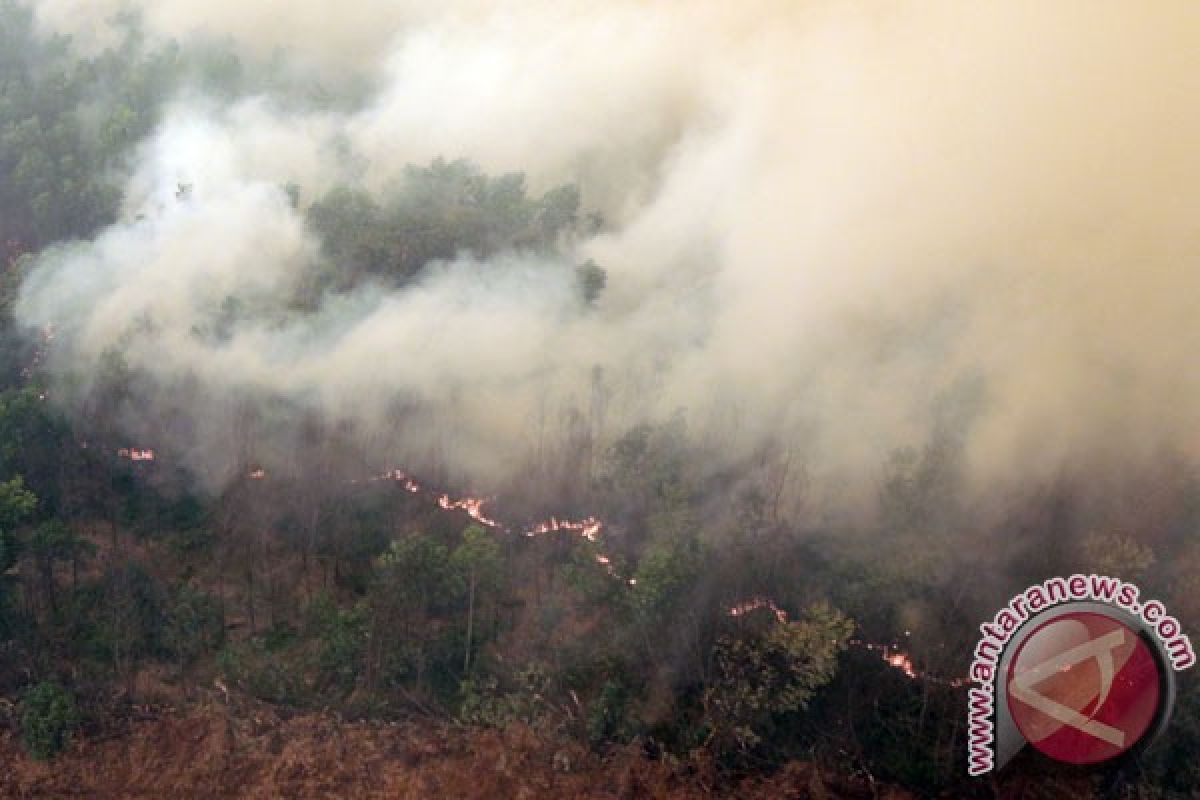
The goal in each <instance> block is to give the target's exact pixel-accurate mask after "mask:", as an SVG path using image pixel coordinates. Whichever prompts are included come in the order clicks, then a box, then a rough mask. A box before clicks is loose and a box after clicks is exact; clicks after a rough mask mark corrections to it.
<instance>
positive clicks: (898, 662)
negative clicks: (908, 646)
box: [883, 653, 917, 678]
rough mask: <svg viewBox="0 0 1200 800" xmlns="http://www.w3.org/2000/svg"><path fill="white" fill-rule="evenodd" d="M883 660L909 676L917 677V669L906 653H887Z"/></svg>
mask: <svg viewBox="0 0 1200 800" xmlns="http://www.w3.org/2000/svg"><path fill="white" fill-rule="evenodd" d="M883 660H884V661H886V662H887V663H888V665H889V666H892V667H895V668H896V669H898V670H900V671H901V672H903V673H904V674H905V675H907V676H908V677H910V678H916V677H917V671H916V669H915V668H914V667H913V662H912V659H911V658H909V657H908V656H907V655H905V654H904V653H892V654H891V655H885V656H884V657H883Z"/></svg>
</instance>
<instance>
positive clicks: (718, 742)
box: [704, 604, 854, 751]
mask: <svg viewBox="0 0 1200 800" xmlns="http://www.w3.org/2000/svg"><path fill="white" fill-rule="evenodd" d="M748 624H749V623H748ZM853 628H854V626H853V623H852V622H851V621H850V620H849V619H847V618H846V617H845V616H844V615H842V613H841V612H839V611H837V610H836V609H834V608H832V607H830V606H828V605H824V604H817V605H813V606H810V607H809V608H807V609H806V610H805V612H804V614H803V615H801V617H800V618H799V619H796V620H795V621H792V622H783V621H777V620H772V621H771V622H770V623H769V624H768V625H767V626H766V628H764V629H750V630H744V631H738V632H735V633H732V634H726V635H723V636H721V637H720V638H718V640H717V643H716V646H715V647H714V650H713V658H714V662H715V664H716V670H715V677H714V679H713V681H712V683H711V685H710V686H709V687H708V688H706V689H705V692H704V717H705V722H706V724H707V726H708V728H709V731H710V734H709V741H710V743H711V744H712V745H713V746H714V747H715V748H716V749H717V750H718V751H726V750H729V749H737V750H740V751H746V750H749V749H750V748H752V747H753V746H755V745H757V744H758V743H759V742H760V741H761V735H760V734H761V730H762V727H763V726H764V725H765V724H766V723H767V722H768V721H769V720H770V718H771V717H772V716H773V715H777V714H783V713H788V712H795V711H800V710H802V709H804V708H806V707H807V705H808V702H809V700H810V699H811V698H812V696H813V693H814V692H816V690H817V689H819V688H820V687H822V686H824V685H825V684H826V683H828V682H829V681H830V680H831V679H832V678H833V676H834V673H835V671H836V670H837V656H838V653H839V652H841V651H842V649H844V648H845V646H846V640H847V639H848V638H849V637H850V633H851V632H852V631H853Z"/></svg>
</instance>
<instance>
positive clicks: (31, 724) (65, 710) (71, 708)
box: [21, 681, 79, 761]
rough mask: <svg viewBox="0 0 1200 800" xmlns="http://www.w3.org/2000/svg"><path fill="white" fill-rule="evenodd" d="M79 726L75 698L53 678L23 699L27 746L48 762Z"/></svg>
mask: <svg viewBox="0 0 1200 800" xmlns="http://www.w3.org/2000/svg"><path fill="white" fill-rule="evenodd" d="M78 727H79V711H78V709H77V708H76V706H75V697H74V695H72V694H71V693H70V692H68V691H67V690H66V689H64V688H62V687H61V686H59V685H58V684H57V683H55V682H53V681H42V682H41V683H39V684H37V685H36V686H33V687H32V688H30V689H29V690H27V691H26V692H25V694H24V696H23V697H22V698H21V739H22V741H23V742H24V743H25V749H26V750H28V751H29V754H30V755H31V756H33V757H34V758H36V759H39V760H42V761H45V760H48V759H51V758H53V757H54V756H56V755H58V754H59V753H61V752H62V751H63V750H64V749H66V747H67V745H69V744H70V743H71V736H72V735H73V734H74V732H75V730H76V729H77V728H78Z"/></svg>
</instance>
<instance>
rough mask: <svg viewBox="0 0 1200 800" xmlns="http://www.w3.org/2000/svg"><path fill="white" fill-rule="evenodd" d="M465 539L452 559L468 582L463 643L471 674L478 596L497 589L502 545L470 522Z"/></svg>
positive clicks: (464, 670) (467, 670)
mask: <svg viewBox="0 0 1200 800" xmlns="http://www.w3.org/2000/svg"><path fill="white" fill-rule="evenodd" d="M462 539H463V540H462V543H461V544H459V546H458V547H457V548H455V550H454V553H453V554H452V555H451V556H450V560H451V563H452V564H453V565H454V567H455V568H456V569H458V571H459V572H460V573H461V574H462V575H463V576H465V578H466V584H467V632H466V636H465V643H464V646H463V673H468V672H470V670H471V648H472V645H473V642H472V634H473V633H474V629H475V603H476V595H477V594H479V593H482V592H490V591H494V590H495V588H496V584H497V582H498V580H499V575H500V546H499V545H498V544H497V543H496V537H495V536H493V535H491V534H489V533H488V532H487V531H485V530H484V529H483V527H481V526H479V525H468V526H467V528H466V529H465V530H464V531H463V534H462Z"/></svg>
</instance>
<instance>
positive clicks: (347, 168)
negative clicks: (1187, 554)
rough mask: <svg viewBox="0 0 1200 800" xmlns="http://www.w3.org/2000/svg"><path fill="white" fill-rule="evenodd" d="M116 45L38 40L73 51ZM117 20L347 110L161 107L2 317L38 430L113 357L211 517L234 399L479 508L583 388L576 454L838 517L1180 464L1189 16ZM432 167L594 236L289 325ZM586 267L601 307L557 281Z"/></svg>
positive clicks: (1058, 11) (756, 6)
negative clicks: (776, 454) (275, 69)
mask: <svg viewBox="0 0 1200 800" xmlns="http://www.w3.org/2000/svg"><path fill="white" fill-rule="evenodd" d="M128 7H131V6H130V4H129V3H114V2H110V3H99V4H94V3H87V4H82V3H71V2H67V0H44V2H41V3H39V4H38V12H39V19H40V21H41V23H42V24H43V25H44V26H45V27H46V28H47V29H55V30H71V28H72V27H73V26H74V27H75V28H77V32H78V33H79V35H81V36H84V37H85V38H86V36H87V35H88V34H86V33H85V31H88V30H102V29H103V25H102V23H101V21H100V19H98V17H99V18H104V17H107V16H108V15H110V14H111V13H113V12H114V11H116V10H119V8H128ZM138 7H140V9H141V11H142V12H143V13H144V16H145V20H146V24H147V26H148V27H149V29H150V31H151V32H152V33H153V34H154V35H155V36H161V37H175V38H178V39H180V40H183V41H187V40H188V39H189V38H193V37H198V36H200V37H228V38H230V39H231V40H232V41H233V42H235V43H236V46H238V47H240V48H243V49H244V50H245V51H246V52H247V53H248V54H254V55H262V54H272V53H282V57H283V58H286V59H291V60H293V61H294V62H295V63H297V64H302V65H306V67H305V68H309V69H318V70H328V71H330V72H331V73H332V72H337V71H345V72H348V73H354V74H357V75H360V76H365V77H366V78H367V80H368V82H369V85H370V86H372V87H373V89H372V90H371V92H370V96H369V97H368V99H367V100H366V102H363V103H360V104H359V105H358V106H357V107H356V108H354V109H352V110H337V111H331V110H328V109H324V110H322V109H318V108H313V109H312V110H308V111H306V110H303V109H297V108H296V107H295V106H294V105H289V104H284V103H279V102H276V100H275V99H274V98H272V97H270V96H256V97H244V98H241V99H238V100H236V101H225V102H223V101H219V100H216V99H213V98H206V97H203V96H200V95H198V94H196V93H194V92H189V93H185V94H181V95H180V96H179V97H178V98H176V99H175V101H174V102H173V104H172V105H171V107H170V108H169V110H168V112H167V113H166V115H165V119H164V121H163V122H162V124H161V125H160V126H159V127H158V129H157V130H156V132H155V133H154V134H153V135H152V136H151V137H150V139H149V140H148V141H146V142H145V143H144V145H143V146H142V147H141V148H140V150H139V152H138V154H137V158H136V163H135V164H134V165H133V167H132V169H131V172H130V174H129V176H128V180H127V184H126V195H125V208H124V212H123V214H122V218H121V221H120V222H119V223H118V224H116V225H114V226H112V227H110V228H108V229H106V230H104V231H102V232H101V233H100V234H99V235H98V236H97V237H95V239H94V240H92V241H86V242H77V243H72V244H67V245H63V246H59V247H56V248H54V249H52V250H50V251H47V252H45V253H43V254H41V255H40V257H39V258H38V262H37V264H36V266H35V267H34V269H33V271H32V273H31V275H30V277H29V278H28V280H27V282H26V283H25V285H24V287H23V289H22V293H21V297H20V301H19V308H18V314H19V318H20V320H21V322H22V323H24V324H25V325H28V326H30V327H31V328H32V327H36V328H42V327H45V326H51V325H52V326H54V328H55V331H56V334H55V339H54V343H53V344H54V347H53V349H52V353H51V356H52V361H51V364H52V368H53V369H54V370H55V371H56V372H57V373H58V374H61V375H71V376H74V378H73V379H72V381H71V382H69V383H68V382H66V381H64V382H63V385H62V386H60V387H57V389H56V395H55V396H56V397H57V398H58V399H59V400H60V401H61V402H64V403H66V404H68V405H69V404H70V403H71V402H73V400H72V398H73V397H74V396H75V395H77V394H78V393H79V392H82V391H84V388H85V387H86V380H85V381H83V382H82V383H81V382H80V381H79V380H78V378H79V376H81V375H82V376H88V375H94V374H95V372H96V370H98V369H99V368H100V365H101V364H102V363H103V360H104V359H103V357H104V354H105V353H106V352H110V351H118V352H120V353H122V354H123V356H124V358H125V360H126V362H127V363H128V364H129V366H130V367H131V368H132V369H134V370H136V371H138V372H139V373H140V374H142V375H144V376H148V377H147V379H146V380H145V381H143V382H142V383H139V384H138V387H137V389H138V390H137V393H136V396H135V397H134V398H132V400H131V408H132V409H134V410H133V411H131V412H130V417H131V419H130V423H129V424H130V425H133V426H136V425H137V424H139V422H138V420H142V421H143V423H144V421H145V420H151V419H155V420H161V419H167V418H172V419H175V420H176V423H175V424H177V425H178V420H179V419H184V420H186V421H187V427H188V429H189V430H190V431H191V434H190V438H189V439H188V442H189V444H188V447H187V455H186V456H185V457H186V458H187V459H188V460H189V463H190V465H191V466H192V467H193V468H195V469H196V471H197V473H198V474H202V475H205V476H208V479H209V480H211V481H212V482H214V483H218V484H219V482H220V481H221V480H223V479H226V478H228V476H229V475H230V474H232V473H231V470H232V469H233V468H234V467H235V466H236V463H235V461H234V460H233V458H232V457H231V456H230V455H229V452H230V448H231V440H232V438H233V437H234V434H233V433H231V432H230V431H231V427H230V420H231V418H232V417H231V416H230V415H231V414H232V413H233V412H232V411H231V410H230V409H231V408H233V407H234V405H236V402H235V400H236V398H239V397H246V396H252V397H260V398H272V402H274V403H282V404H284V405H283V406H281V407H287V408H297V409H303V410H305V411H310V412H313V413H318V414H320V415H323V416H324V417H326V418H328V419H329V420H331V421H338V422H346V421H348V422H351V423H352V424H353V425H354V426H355V428H356V430H358V431H360V432H361V434H362V437H363V439H364V441H370V442H372V443H373V446H376V447H378V448H379V450H380V451H387V452H389V453H391V454H392V456H391V457H392V458H393V459H394V461H395V462H396V463H405V462H406V461H410V462H411V461H413V460H416V461H419V460H421V459H423V458H427V457H429V454H430V453H431V452H436V453H437V454H438V457H439V458H442V459H445V460H446V461H447V462H448V463H449V464H450V465H451V466H452V468H453V469H454V470H456V471H457V472H459V473H461V474H462V475H464V476H466V477H468V478H470V479H471V480H473V481H474V482H476V483H478V484H482V485H488V484H491V485H495V484H496V483H497V482H499V481H501V480H504V479H505V478H506V477H507V476H506V475H505V470H506V469H508V468H509V467H510V466H511V465H512V464H514V463H516V462H517V461H518V460H519V459H518V458H517V456H518V455H520V456H524V455H526V454H528V453H529V452H530V450H531V447H532V446H533V445H532V442H533V441H534V439H535V438H536V437H537V436H538V435H541V434H539V433H538V431H539V430H544V429H545V428H546V427H547V426H548V427H549V429H550V430H551V431H555V430H558V431H561V430H565V425H566V423H565V420H567V419H568V418H570V417H571V415H572V414H573V413H578V414H582V415H584V416H586V417H589V418H591V417H595V410H594V408H593V406H594V405H595V403H594V401H593V397H594V395H595V394H596V393H597V391H598V390H597V385H598V384H602V389H603V395H604V397H605V398H607V399H606V403H605V411H604V414H603V419H602V420H600V419H592V424H593V425H594V426H596V427H597V429H599V430H600V435H614V434H616V433H619V432H620V431H621V430H623V429H625V428H627V427H628V426H629V425H631V424H634V423H636V422H639V421H647V420H650V421H653V420H662V419H667V418H669V417H671V416H672V415H674V414H675V413H676V412H677V411H678V410H680V409H682V410H683V412H684V413H685V415H686V417H687V419H688V423H689V426H690V429H691V430H693V431H694V432H696V433H697V435H699V436H701V437H707V439H708V440H710V441H712V442H714V443H717V444H719V445H720V448H719V449H720V452H722V453H723V454H725V456H726V457H728V458H737V457H739V456H742V455H745V454H747V453H750V452H753V451H754V450H755V449H756V448H758V447H760V446H761V445H762V444H763V443H764V442H779V441H783V442H784V443H785V444H786V445H787V446H789V447H793V448H795V449H796V451H797V452H798V453H800V454H802V457H803V458H804V459H805V460H806V461H807V462H808V463H809V465H810V470H811V474H812V475H813V476H815V478H816V479H817V483H818V485H822V484H823V485H825V486H829V487H833V486H839V485H846V484H847V483H848V484H850V485H862V486H869V485H871V484H872V482H873V481H875V480H876V479H877V472H878V468H879V464H880V463H881V462H882V461H883V459H884V458H885V457H886V455H887V454H888V453H889V452H891V451H892V450H894V449H895V448H898V447H904V446H917V447H920V446H921V445H922V444H923V443H924V442H925V441H927V440H928V439H929V437H930V436H931V435H932V434H933V432H934V431H936V430H939V429H940V428H941V427H946V426H950V427H952V428H953V429H954V430H955V431H956V435H961V436H962V437H963V447H964V458H965V463H966V466H967V468H968V471H967V474H968V477H969V480H970V481H971V483H972V485H974V486H976V487H979V486H984V485H988V486H995V485H996V484H997V483H999V484H1012V485H1020V484H1023V483H1025V482H1028V481H1038V480H1041V479H1043V478H1048V477H1052V476H1054V475H1057V474H1061V473H1062V472H1063V471H1064V470H1066V471H1071V470H1076V469H1083V468H1085V467H1086V466H1087V465H1089V464H1094V463H1097V462H1102V463H1129V464H1131V465H1137V464H1141V463H1146V462H1148V461H1149V460H1151V459H1154V458H1155V457H1157V456H1158V455H1159V454H1161V453H1162V452H1164V451H1165V450H1171V451H1174V452H1177V453H1182V454H1183V455H1184V456H1185V457H1188V458H1192V459H1194V458H1196V457H1200V434H1197V431H1200V369H1197V367H1196V361H1197V353H1198V352H1200V269H1198V268H1197V263H1198V260H1200V228H1198V226H1197V221H1196V209H1197V208H1200V149H1197V147H1196V146H1195V143H1196V142H1197V141H1200V110H1198V109H1197V106H1196V103H1195V102H1194V101H1195V98H1196V97H1200V49H1197V48H1196V47H1195V42H1196V41H1198V40H1200V6H1197V5H1196V4H1194V3H1190V2H1158V3H1153V4H1149V5H1145V6H1143V5H1139V6H1136V7H1135V6H1133V5H1130V4H1127V3H1115V2H1062V3H1055V4H1046V3H1038V2H1031V1H1029V0H1025V1H1017V2H1003V3H1001V2H997V3H972V4H964V3H955V2H917V3H908V4H904V5H903V6H902V7H901V6H896V7H884V6H878V7H876V6H863V5H857V6H856V5H853V4H839V3H832V2H812V3H790V2H771V1H770V0H759V1H757V2H748V3H733V4H731V3H725V2H665V3H653V4H651V3H643V2H634V1H633V0H621V1H619V2H611V3H604V4H596V3H582V2H553V3H551V2H528V3H506V4H499V5H498V4H488V3H475V2H438V3H432V2H416V1H415V0H410V2H403V3H381V2H375V1H374V0H354V2H349V3H343V4H341V5H339V6H338V8H337V10H336V13H334V12H332V11H330V10H329V6H328V5H327V4H321V3H314V2H311V0H310V1H308V2H305V1H303V0H302V1H301V2H297V3H290V4H288V6H287V10H286V12H285V13H280V12H279V11H278V9H277V7H276V6H275V5H274V4H270V3H266V2H246V1H245V0H243V1H242V2H237V3H228V2H217V3H209V2H205V3H198V2H195V0H170V1H169V2H161V3H145V4H144V6H138ZM438 156H444V157H446V158H450V159H453V158H459V157H463V158H468V159H471V160H472V161H474V162H475V163H477V164H479V165H480V166H481V167H482V168H483V169H484V170H486V171H487V172H489V173H490V174H500V173H504V172H509V171H520V172H523V173H525V174H526V176H527V179H528V181H529V184H530V186H531V187H532V188H533V189H534V190H542V189H546V188H549V187H552V186H554V185H557V184H559V183H563V182H577V183H578V184H579V186H580V188H581V190H582V193H583V198H584V203H585V206H586V207H587V208H588V209H589V210H591V211H596V212H599V213H600V214H602V215H603V217H604V219H605V220H606V224H605V225H604V226H602V227H601V229H600V230H599V231H598V232H595V233H593V234H588V235H586V236H582V237H580V238H579V239H578V240H576V241H572V242H570V243H569V244H568V245H567V252H566V253H564V254H561V255H558V256H553V257H552V256H547V255H545V254H530V253H526V252H521V251H514V252H506V253H503V254H500V255H498V256H496V257H495V258H490V259H484V260H480V259H476V258H471V257H466V256H464V257H461V258H458V259H453V260H451V261H448V262H443V263H437V264H431V265H429V266H428V267H427V268H426V269H425V270H424V271H423V272H422V273H421V276H420V277H419V279H418V280H417V281H416V282H415V283H413V284H411V285H408V286H405V287H403V288H401V289H391V288H383V287H380V286H376V285H364V286H359V287H358V288H356V289H355V290H353V291H351V292H349V293H339V294H329V295H327V296H325V297H324V298H323V299H322V300H321V301H320V302H319V303H318V305H317V308H316V310H315V311H310V312H305V313H299V312H297V311H296V310H295V309H294V308H292V307H291V306H290V305H289V303H290V300H291V298H293V297H294V296H295V294H296V292H297V291H298V290H299V288H300V287H302V286H303V285H304V284H305V281H307V280H308V279H309V276H310V275H311V274H312V270H313V268H314V264H315V263H316V262H317V261H319V259H320V258H321V257H322V256H321V253H320V242H319V240H318V239H317V238H316V235H315V234H314V233H313V232H312V231H311V230H309V229H308V228H306V225H305V221H304V219H305V217H304V213H305V208H306V205H307V204H308V203H310V202H312V200H313V199H314V198H315V197H318V196H319V195H320V194H321V193H322V192H323V191H325V190H327V189H329V188H330V187H332V186H335V185H338V184H341V183H346V182H352V183H358V184H360V185H364V186H367V187H369V188H370V189H371V190H372V191H384V190H386V189H387V187H389V186H391V185H394V184H395V182H396V181H398V180H399V179H400V177H401V176H402V175H403V170H404V167H405V165H408V164H414V163H415V164H426V163H428V162H429V161H430V160H431V159H433V158H435V157H438ZM288 184H294V185H298V186H299V187H301V193H300V201H299V204H298V205H295V204H293V203H292V202H291V200H290V198H289V196H288V194H287V192H286V191H285V189H284V187H285V186H286V185H288ZM181 186H184V187H190V189H189V190H186V191H181V188H180V187H181ZM177 195H181V196H177ZM589 258H590V259H593V260H594V261H595V262H596V263H597V264H600V265H601V266H603V267H604V268H605V269H606V270H607V272H608V285H607V289H606V290H605V292H604V293H603V294H601V295H600V297H599V299H598V300H597V302H596V304H595V305H594V307H589V306H587V305H586V304H584V303H583V302H581V300H580V299H579V297H578V293H577V292H575V291H574V290H573V287H572V284H571V280H570V279H571V275H572V273H571V269H570V268H571V266H572V265H574V264H578V263H582V262H584V261H585V260H587V259H589ZM560 261H561V262H562V263H558V262H560ZM230 304H233V305H234V306H236V308H238V309H239V313H238V314H237V317H236V321H235V322H234V323H233V324H232V328H231V329H229V330H227V331H225V332H224V333H223V335H221V336H209V335H205V331H208V330H210V329H211V328H212V327H213V326H214V325H215V324H216V323H215V320H217V319H218V318H219V316H220V312H221V309H222V308H223V307H228V306H229V305H230ZM547 421H549V422H547Z"/></svg>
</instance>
